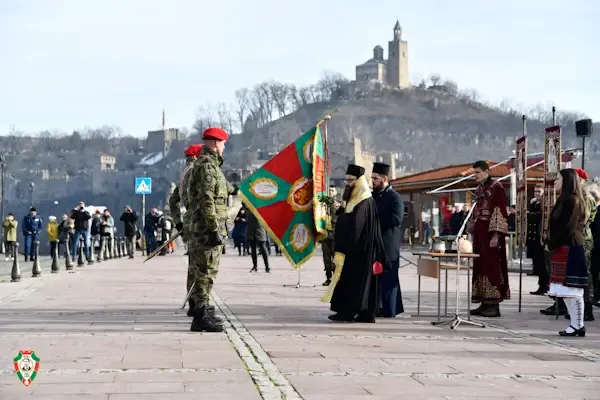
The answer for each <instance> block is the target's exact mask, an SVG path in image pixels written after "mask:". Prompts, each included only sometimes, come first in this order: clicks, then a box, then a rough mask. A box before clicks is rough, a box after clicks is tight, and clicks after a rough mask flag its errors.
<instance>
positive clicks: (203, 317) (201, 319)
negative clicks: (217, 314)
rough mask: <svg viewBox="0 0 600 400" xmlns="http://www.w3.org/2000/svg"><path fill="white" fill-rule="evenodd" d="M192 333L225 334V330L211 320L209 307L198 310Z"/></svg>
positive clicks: (191, 329) (193, 321)
mask: <svg viewBox="0 0 600 400" xmlns="http://www.w3.org/2000/svg"><path fill="white" fill-rule="evenodd" d="M193 314H194V319H193V320H192V326H191V327H190V331H192V332H223V331H224V330H225V328H224V327H223V325H220V324H218V323H216V322H215V321H213V320H212V319H211V318H210V312H209V311H208V308H207V307H202V308H196V309H195V310H194V312H193Z"/></svg>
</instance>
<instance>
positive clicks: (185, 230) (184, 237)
mask: <svg viewBox="0 0 600 400" xmlns="http://www.w3.org/2000/svg"><path fill="white" fill-rule="evenodd" d="M181 222H182V223H183V232H181V240H183V243H186V244H187V242H188V235H189V234H188V232H189V231H190V217H189V214H188V213H187V211H186V213H185V214H183V216H182V218H181ZM188 290H189V289H188Z"/></svg>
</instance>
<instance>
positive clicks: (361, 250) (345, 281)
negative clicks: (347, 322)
mask: <svg viewBox="0 0 600 400" xmlns="http://www.w3.org/2000/svg"><path fill="white" fill-rule="evenodd" d="M335 251H336V252H339V253H342V254H344V255H345V259H344V266H343V268H342V273H341V276H340V279H339V281H338V282H337V284H336V286H335V289H334V292H333V296H332V298H331V311H334V312H336V313H339V314H341V315H346V316H350V317H354V316H355V315H358V314H363V313H366V314H372V315H375V312H376V310H377V305H378V290H377V286H378V285H377V281H378V279H377V276H376V275H374V274H373V264H374V263H375V262H376V261H379V262H381V263H382V264H383V265H385V252H384V250H383V245H382V241H381V232H380V229H379V220H378V218H377V209H376V206H375V200H373V198H372V197H368V198H367V199H365V200H363V201H361V202H360V203H358V204H357V205H356V206H355V207H354V209H353V210H352V212H349V213H347V212H343V213H341V214H339V215H338V217H337V222H336V226H335Z"/></svg>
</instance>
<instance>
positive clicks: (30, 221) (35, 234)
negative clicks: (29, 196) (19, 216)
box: [21, 207, 44, 261]
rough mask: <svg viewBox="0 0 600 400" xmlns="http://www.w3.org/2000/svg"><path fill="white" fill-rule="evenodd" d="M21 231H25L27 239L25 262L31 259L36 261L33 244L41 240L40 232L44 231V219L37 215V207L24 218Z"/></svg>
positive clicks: (32, 208)
mask: <svg viewBox="0 0 600 400" xmlns="http://www.w3.org/2000/svg"><path fill="white" fill-rule="evenodd" d="M21 229H22V230H23V238H24V239H25V251H24V252H25V261H28V260H29V259H30V260H31V261H34V259H35V257H34V256H33V243H34V242H36V241H38V240H40V232H41V231H42V229H44V224H43V223H42V219H41V218H40V216H39V215H37V210H36V208H35V207H31V209H30V210H29V214H27V215H26V216H24V217H23V222H22V223H21ZM29 256H31V257H29Z"/></svg>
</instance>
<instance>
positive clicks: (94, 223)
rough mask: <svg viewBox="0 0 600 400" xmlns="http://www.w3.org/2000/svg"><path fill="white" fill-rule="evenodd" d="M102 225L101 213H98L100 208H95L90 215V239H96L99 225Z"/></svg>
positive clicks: (98, 234) (98, 233)
mask: <svg viewBox="0 0 600 400" xmlns="http://www.w3.org/2000/svg"><path fill="white" fill-rule="evenodd" d="M101 225H102V214H100V210H96V212H95V213H94V216H93V217H92V226H91V228H90V235H91V236H92V240H95V239H98V236H100V226H101Z"/></svg>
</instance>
